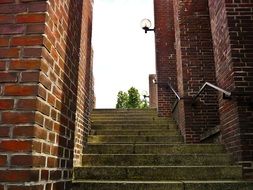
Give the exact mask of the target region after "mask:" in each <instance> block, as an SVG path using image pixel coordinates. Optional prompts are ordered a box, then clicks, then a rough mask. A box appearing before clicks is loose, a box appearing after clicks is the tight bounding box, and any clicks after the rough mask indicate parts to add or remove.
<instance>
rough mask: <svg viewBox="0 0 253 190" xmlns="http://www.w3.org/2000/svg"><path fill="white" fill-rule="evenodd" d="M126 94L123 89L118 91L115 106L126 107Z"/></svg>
mask: <svg viewBox="0 0 253 190" xmlns="http://www.w3.org/2000/svg"><path fill="white" fill-rule="evenodd" d="M127 102H128V94H127V93H126V92H123V91H119V92H118V95H117V104H116V108H125V107H127Z"/></svg>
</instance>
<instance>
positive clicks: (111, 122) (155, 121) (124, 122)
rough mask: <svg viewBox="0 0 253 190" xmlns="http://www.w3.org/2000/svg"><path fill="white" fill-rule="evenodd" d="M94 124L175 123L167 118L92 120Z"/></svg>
mask: <svg viewBox="0 0 253 190" xmlns="http://www.w3.org/2000/svg"><path fill="white" fill-rule="evenodd" d="M92 124H93V125H97V124H100V125H101V124H142V125H143V124H150V125H170V124H171V125H175V123H174V122H172V121H166V120H147V119H143V120H140V119H138V120H94V121H92Z"/></svg>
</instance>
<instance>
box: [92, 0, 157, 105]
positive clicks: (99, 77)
mask: <svg viewBox="0 0 253 190" xmlns="http://www.w3.org/2000/svg"><path fill="white" fill-rule="evenodd" d="M143 18H149V19H150V20H151V21H152V22H153V0H94V16H93V48H94V66H93V67H94V77H95V94H96V107H97V108H115V105H116V100H117V93H118V91H120V90H123V91H127V90H128V89H129V88H130V87H131V86H134V87H136V88H137V89H138V90H139V91H140V93H141V94H143V93H144V92H145V91H146V92H148V75H149V74H153V73H155V55H154V54H155V49H154V33H153V32H149V33H147V34H145V33H144V31H143V30H142V29H141V28H140V21H141V20H142V19H143Z"/></svg>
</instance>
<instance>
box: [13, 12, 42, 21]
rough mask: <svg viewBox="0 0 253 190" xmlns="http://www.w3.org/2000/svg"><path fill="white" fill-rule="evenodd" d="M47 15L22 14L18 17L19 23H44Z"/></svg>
mask: <svg viewBox="0 0 253 190" xmlns="http://www.w3.org/2000/svg"><path fill="white" fill-rule="evenodd" d="M45 20H46V15H45V14H44V13H39V14H22V15H18V16H17V17H16V22H17V23H44V22H45Z"/></svg>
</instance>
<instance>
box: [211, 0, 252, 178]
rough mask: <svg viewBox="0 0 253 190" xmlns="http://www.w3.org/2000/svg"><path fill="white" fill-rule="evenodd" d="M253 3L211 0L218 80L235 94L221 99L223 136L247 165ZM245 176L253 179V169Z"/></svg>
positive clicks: (249, 127) (249, 129) (249, 131)
mask: <svg viewBox="0 0 253 190" xmlns="http://www.w3.org/2000/svg"><path fill="white" fill-rule="evenodd" d="M252 5H253V2H252V1H225V0H209V7H210V15H211V25H212V34H213V42H214V55H215V64H216V75H217V83H218V85H219V86H220V87H222V88H224V89H227V90H229V91H231V92H232V96H233V99H232V100H231V101H225V100H222V99H221V98H220V101H219V104H220V115H221V130H222V139H223V142H224V143H225V145H226V147H227V149H228V150H229V152H232V153H233V154H234V157H235V159H236V160H237V161H242V162H244V163H245V166H247V167H248V166H250V163H252V160H253V141H252V139H253V127H252V126H253V106H252V105H253V103H252V102H253V101H252V97H253V96H252V95H253V78H252V76H253V65H252V62H253V57H252V47H253V41H252V38H253V33H252V30H253V19H252V18H253V10H252ZM247 162H248V163H247ZM251 167H253V166H251ZM245 171H246V170H245ZM251 171H252V168H251ZM249 173H250V170H249ZM248 175H249V176H248ZM245 177H247V178H251V179H253V175H252V172H251V175H250V174H247V173H246V174H245Z"/></svg>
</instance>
